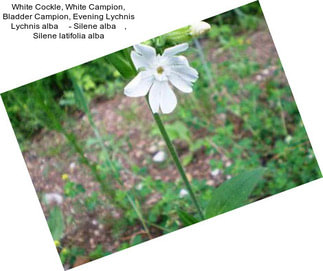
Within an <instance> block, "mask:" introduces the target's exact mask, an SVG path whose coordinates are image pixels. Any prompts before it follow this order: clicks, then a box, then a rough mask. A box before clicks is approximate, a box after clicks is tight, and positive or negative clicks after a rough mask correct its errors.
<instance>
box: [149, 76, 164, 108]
mask: <svg viewBox="0 0 323 271" xmlns="http://www.w3.org/2000/svg"><path fill="white" fill-rule="evenodd" d="M162 91H163V82H161V81H154V83H153V85H152V87H151V89H150V91H149V104H150V107H151V111H152V112H153V113H158V110H159V105H160V100H161V92H162Z"/></svg>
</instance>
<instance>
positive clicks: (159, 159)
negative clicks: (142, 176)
mask: <svg viewBox="0 0 323 271" xmlns="http://www.w3.org/2000/svg"><path fill="white" fill-rule="evenodd" d="M166 157H167V154H166V152H164V151H159V152H157V153H156V154H155V155H154V157H153V161H154V162H156V163H161V162H164V161H165V160H166Z"/></svg>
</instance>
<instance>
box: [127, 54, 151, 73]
mask: <svg viewBox="0 0 323 271" xmlns="http://www.w3.org/2000/svg"><path fill="white" fill-rule="evenodd" d="M131 59H132V62H133V64H134V65H135V67H136V69H137V70H139V69H140V68H148V67H149V64H150V63H149V61H148V59H147V58H145V57H144V56H142V55H139V54H138V53H137V52H135V51H131Z"/></svg>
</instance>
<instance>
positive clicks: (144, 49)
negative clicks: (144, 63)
mask: <svg viewBox="0 0 323 271" xmlns="http://www.w3.org/2000/svg"><path fill="white" fill-rule="evenodd" d="M133 47H134V48H135V50H136V52H137V53H138V54H140V55H142V56H144V57H145V58H148V59H150V58H153V57H155V56H156V50H155V48H153V47H151V46H148V45H145V44H137V45H134V46H133Z"/></svg>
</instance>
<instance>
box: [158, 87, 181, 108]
mask: <svg viewBox="0 0 323 271" xmlns="http://www.w3.org/2000/svg"><path fill="white" fill-rule="evenodd" d="M162 84H163V89H162V92H161V101H160V109H161V111H162V112H163V113H164V114H169V113H171V112H172V111H173V110H174V109H175V107H176V104H177V98H176V96H175V94H174V91H173V90H172V89H171V88H170V86H169V84H168V82H167V81H163V82H162Z"/></svg>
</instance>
